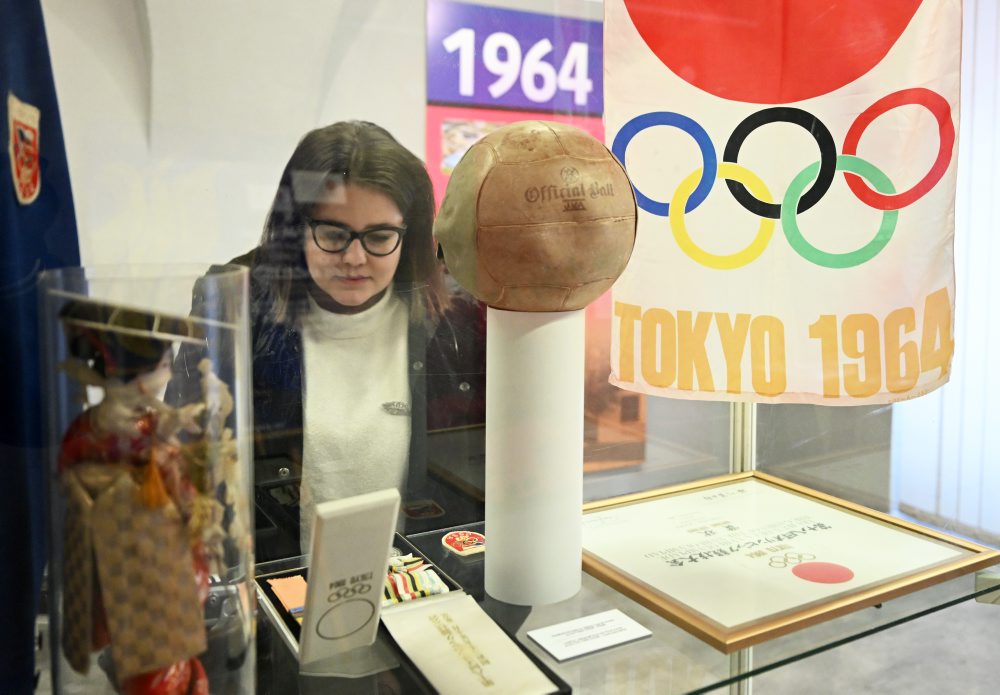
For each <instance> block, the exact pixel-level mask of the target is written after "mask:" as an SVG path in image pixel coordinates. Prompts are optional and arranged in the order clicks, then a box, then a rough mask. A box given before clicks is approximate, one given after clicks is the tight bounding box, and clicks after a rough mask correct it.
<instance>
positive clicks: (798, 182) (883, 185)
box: [781, 154, 899, 268]
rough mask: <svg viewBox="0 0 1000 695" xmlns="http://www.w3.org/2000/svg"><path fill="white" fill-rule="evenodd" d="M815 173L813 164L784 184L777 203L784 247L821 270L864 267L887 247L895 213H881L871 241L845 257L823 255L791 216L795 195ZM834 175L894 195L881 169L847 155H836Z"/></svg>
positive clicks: (829, 254)
mask: <svg viewBox="0 0 1000 695" xmlns="http://www.w3.org/2000/svg"><path fill="white" fill-rule="evenodd" d="M818 169H819V162H815V163H814V164H811V165H809V166H807V167H806V168H805V169H803V170H802V171H801V172H799V174H798V175H797V176H796V177H795V178H794V179H792V182H791V183H790V184H788V190H787V191H786V192H785V199H784V200H783V201H782V202H781V227H782V229H784V231H785V238H786V239H788V243H789V244H790V245H791V247H792V248H793V249H795V251H796V253H798V254H799V255H800V256H802V257H803V258H804V259H806V260H807V261H809V262H811V263H815V264H816V265H819V266H823V267H824V268H853V267H854V266H856V265H861V264H862V263H867V262H868V261H870V260H871V259H873V258H875V256H877V255H878V254H879V252H881V251H882V249H884V248H885V245H886V244H888V243H889V239H891V238H892V233H893V232H894V231H896V222H897V221H898V219H899V210H886V211H884V212H883V214H882V224H880V225H879V228H878V232H877V233H876V234H875V237H874V238H873V239H872V240H871V241H869V242H868V243H867V244H865V245H864V246H862V247H861V248H859V249H857V250H855V251H850V252H848V253H827V252H826V251H821V250H819V249H818V248H816V247H815V246H813V245H812V244H810V243H809V242H808V241H806V240H805V237H803V236H802V232H800V231H799V225H798V222H797V221H796V219H795V213H794V212H792V210H794V209H795V203H796V201H797V200H798V199H799V195H801V193H802V189H803V188H805V187H806V186H807V185H808V184H809V183H810V182H812V181H813V179H815V178H816V175H817V171H818ZM837 171H849V172H851V173H854V174H860V175H861V176H864V177H865V178H866V179H868V180H869V181H871V182H872V185H874V186H875V190H877V191H878V192H879V193H888V194H892V193H895V192H896V188H895V186H893V185H892V181H890V180H889V177H888V176H886V175H885V174H884V173H883V172H882V170H881V169H879V168H877V167H876V166H875V165H874V164H872V163H871V162H868V161H865V160H864V159H861V158H860V157H852V156H851V155H847V154H842V155H840V156H839V157H837Z"/></svg>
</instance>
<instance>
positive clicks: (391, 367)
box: [300, 288, 410, 553]
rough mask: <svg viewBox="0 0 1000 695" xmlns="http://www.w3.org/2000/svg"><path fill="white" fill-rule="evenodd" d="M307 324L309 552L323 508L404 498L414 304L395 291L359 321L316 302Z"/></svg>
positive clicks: (305, 519) (305, 543)
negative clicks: (383, 492)
mask: <svg viewBox="0 0 1000 695" xmlns="http://www.w3.org/2000/svg"><path fill="white" fill-rule="evenodd" d="M309 304H310V306H309V311H308V312H307V313H306V315H305V317H304V318H303V322H302V348H303V364H304V373H305V389H304V390H305V393H304V394H303V423H302V424H303V427H302V430H303V452H302V487H301V489H302V499H301V503H300V520H301V524H302V532H301V545H302V552H303V553H308V552H309V551H310V538H311V534H312V521H313V517H314V515H315V506H316V504H318V503H319V502H325V501H327V500H332V499H340V498H342V497H350V496H352V495H359V494H362V493H365V492H373V491H375V490H380V489H383V488H389V487H395V488H397V489H398V490H399V491H400V493H401V494H402V492H403V490H404V487H405V483H406V468H407V459H408V456H409V448H410V415H409V413H410V383H409V376H408V375H409V370H408V360H409V356H408V351H407V313H408V308H407V306H406V303H405V302H404V301H403V300H401V299H400V298H399V297H397V296H396V295H395V294H393V292H392V289H391V288H390V289H389V291H387V292H386V293H385V296H384V297H382V299H380V300H379V301H378V303H377V304H375V305H374V306H372V307H370V308H369V309H366V310H365V311H363V312H361V313H359V314H337V313H333V312H330V311H327V310H325V309H322V308H321V307H320V306H319V305H318V304H316V302H315V301H314V300H313V299H312V297H310V298H309Z"/></svg>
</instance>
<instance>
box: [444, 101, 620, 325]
mask: <svg viewBox="0 0 1000 695" xmlns="http://www.w3.org/2000/svg"><path fill="white" fill-rule="evenodd" d="M635 229H636V205H635V195H634V194H633V192H632V186H631V184H630V183H629V180H628V176H627V175H626V174H625V170H624V168H623V167H622V165H621V164H620V163H619V162H618V160H617V159H615V157H614V155H612V154H611V152H609V151H608V149H607V148H606V147H605V146H604V145H603V144H602V143H601V142H600V141H598V140H596V139H595V138H594V137H592V136H591V135H590V134H588V133H586V132H584V131H582V130H580V129H578V128H574V127H572V126H568V125H565V124H562V123H553V122H549V121H521V122H518V123H512V124H510V125H506V126H504V127H502V128H499V129H498V130H495V131H493V132H492V133H490V134H488V135H486V136H485V137H484V138H482V139H481V140H479V141H478V142H476V143H475V144H474V145H473V146H472V147H471V148H469V151H468V152H466V153H465V156H464V157H462V160H461V161H460V162H459V163H458V166H456V167H455V170H454V171H453V172H452V175H451V179H450V180H449V181H448V188H447V191H446V192H445V198H444V202H443V203H442V204H441V210H440V212H439V213H438V217H437V220H436V222H435V224H434V233H435V235H436V237H437V239H438V242H439V243H440V244H441V248H442V250H443V251H444V258H445V263H446V264H447V266H448V270H449V272H450V273H451V274H452V276H453V277H454V278H455V280H457V281H458V283H459V284H460V285H462V287H464V288H465V289H466V290H468V291H469V292H470V293H471V294H472V295H473V296H475V297H476V298H477V299H479V300H480V301H482V302H485V303H486V304H488V305H489V306H491V307H494V308H496V309H507V310H512V311H571V310H575V309H582V308H583V307H585V306H587V304H589V303H590V302H592V301H594V300H595V299H597V298H598V297H599V296H600V295H601V294H603V293H604V292H605V291H606V290H607V289H608V288H610V287H611V285H612V283H614V281H615V280H616V279H617V278H618V276H619V275H620V274H621V273H622V271H623V270H624V269H625V265H626V264H627V263H628V259H629V256H630V255H631V253H632V247H633V245H634V243H635Z"/></svg>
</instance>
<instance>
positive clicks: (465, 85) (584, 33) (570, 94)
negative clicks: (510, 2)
mask: <svg viewBox="0 0 1000 695" xmlns="http://www.w3.org/2000/svg"><path fill="white" fill-rule="evenodd" d="M491 36H492V37H493V38H492V39H490V38H489V37H491ZM602 36H603V28H602V23H601V22H596V21H589V20H584V19H570V18H564V17H554V16H552V15H546V14H538V13H534V12H519V11H516V10H507V9H501V8H496V7H483V6H479V5H467V4H464V3H458V2H448V1H447V0H428V3H427V101H428V102H429V103H436V104H461V105H468V106H481V107H487V108H510V109H525V110H531V111H550V112H557V113H572V114H581V115H591V116H600V115H601V114H602V113H603V112H604V63H603V53H602V45H601V41H602ZM487 40H489V41H490V44H489V45H487ZM545 41H548V42H549V43H550V44H551V46H552V49H551V51H546V50H545V47H546V46H545V45H544V44H543V45H542V46H538V44H539V43H540V42H545ZM573 44H583V45H578V46H575V47H574V46H573ZM448 47H450V48H451V50H450V51H449V50H448ZM533 47H535V48H534V51H533V50H532V49H533ZM484 49H486V50H484ZM518 53H520V55H519V56H518V55H517V54H518ZM584 55H585V60H584V61H581V57H583V56H584ZM490 58H492V59H493V70H490V69H488V67H487V61H488V60H489V59H490ZM584 62H585V63H586V65H585V67H586V71H585V72H584V71H583V67H584V65H583V63H584ZM539 63H542V64H541V65H540V64H539ZM550 66H551V67H550ZM560 72H563V73H564V74H563V78H562V79H558V80H556V79H555V77H556V75H557V74H558V73H560ZM546 73H547V74H548V76H547V77H546ZM546 80H548V82H549V85H548V87H547V88H546ZM583 80H589V81H590V85H589V89H587V88H586V87H584V86H583V85H584V82H583ZM525 81H530V83H531V84H534V85H536V86H538V87H539V89H537V90H535V94H533V95H532V94H526V93H525V89H524V82H525ZM559 83H561V84H560V85H559V86H557V87H555V88H554V89H553V87H552V85H553V84H559ZM491 86H493V91H494V93H491V92H490V87H491ZM529 91H530V89H529ZM463 92H465V93H463ZM470 92H471V93H470ZM553 92H554V93H553ZM584 92H586V93H584ZM549 94H551V96H549ZM540 95H541V98H540ZM581 101H582V102H583V103H580V102H581Z"/></svg>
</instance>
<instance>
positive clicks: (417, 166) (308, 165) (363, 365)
mask: <svg viewBox="0 0 1000 695" xmlns="http://www.w3.org/2000/svg"><path fill="white" fill-rule="evenodd" d="M433 212H434V201H433V194H432V189H431V182H430V178H429V177H428V175H427V172H426V170H425V169H424V166H423V164H422V163H421V162H420V160H418V159H417V158H416V157H415V156H414V155H413V154H412V153H410V152H409V151H408V150H407V149H406V148H404V147H403V146H402V145H400V144H399V143H398V142H397V141H396V140H395V139H394V138H393V137H392V136H391V135H390V134H389V133H388V132H387V131H385V130H384V129H383V128H381V127H379V126H377V125H375V124H372V123H366V122H358V121H352V122H341V123H335V124H333V125H330V126H327V127H325V128H320V129H317V130H314V131H311V132H310V133H308V134H307V135H306V136H305V137H304V138H303V139H302V141H301V142H300V143H299V145H298V146H297V147H296V149H295V151H294V152H293V154H292V156H291V159H290V160H289V162H288V164H287V165H286V167H285V170H284V172H283V173H282V176H281V181H280V182H279V185H278V191H277V193H276V194H275V197H274V203H273V204H272V206H271V210H270V213H269V214H268V217H267V221H266V223H265V226H264V233H263V235H262V237H261V242H260V245H259V246H258V247H257V248H256V249H254V250H253V251H251V252H250V253H248V254H246V255H244V256H241V257H239V258H236V259H234V260H233V261H232V263H236V264H242V265H246V266H249V267H250V304H251V321H252V347H253V387H254V421H255V425H254V433H255V459H256V488H257V489H256V496H257V511H258V514H257V536H256V541H257V557H258V560H266V559H270V558H274V557H282V556H287V555H292V554H297V553H298V551H299V550H300V549H301V550H302V551H303V552H304V551H307V550H308V532H309V528H310V524H311V519H312V514H313V509H314V507H315V504H316V503H318V502H321V501H325V500H328V499H336V498H340V497H346V496H350V495H354V494H360V493H362V492H369V491H372V490H376V489H381V488H385V487H396V488H398V489H399V490H400V493H401V495H402V497H403V509H404V510H408V511H409V512H410V514H409V515H408V516H409V518H410V523H408V524H407V526H408V528H409V529H410V530H413V529H414V528H415V526H414V522H415V521H416V520H417V519H418V518H420V517H427V516H445V517H446V518H439V519H437V521H438V522H439V524H440V525H444V524H450V523H462V522H466V521H473V520H478V519H481V518H482V516H481V507H480V505H479V504H478V503H477V502H476V501H475V500H470V499H464V498H462V497H461V496H460V495H456V494H455V493H454V491H453V490H450V489H449V488H447V487H443V486H441V485H439V484H438V483H437V482H436V481H435V480H432V479H430V478H428V476H427V451H426V441H427V439H426V432H427V429H428V417H429V413H430V418H431V424H432V426H434V427H435V428H441V427H454V426H459V425H465V424H475V423H482V422H483V420H484V417H483V415H484V408H485V405H484V387H485V367H484V355H485V340H484V338H483V326H484V321H483V315H482V312H481V311H480V308H479V306H478V305H477V304H476V303H475V302H472V301H470V300H469V299H466V298H455V297H450V296H449V293H448V292H447V291H446V290H445V285H444V280H443V275H442V272H441V269H440V267H439V264H438V261H437V257H436V255H435V247H434V242H433V239H432V224H433ZM198 294H199V293H198V292H197V291H196V298H195V311H198V305H199V303H200V300H199V297H198ZM181 357H182V358H183V359H180V360H178V361H179V363H180V364H179V368H180V369H181V370H183V371H184V372H190V371H191V366H192V361H193V360H192V359H190V357H185V356H184V355H182V356H181ZM481 436H482V431H481V429H480V430H469V431H468V436H467V437H458V438H454V439H452V440H450V441H449V450H448V452H447V455H448V458H449V459H452V460H455V461H465V460H467V459H468V458H469V454H468V453H467V451H475V450H476V448H477V446H478V449H479V450H480V451H481V444H478V445H477V443H476V442H475V441H474V440H471V439H470V437H471V438H474V437H481ZM473 456H474V454H473ZM437 463H439V464H444V465H447V463H448V462H447V461H437ZM404 521H405V520H404ZM402 524H403V521H401V525H402ZM434 525H438V524H434Z"/></svg>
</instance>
